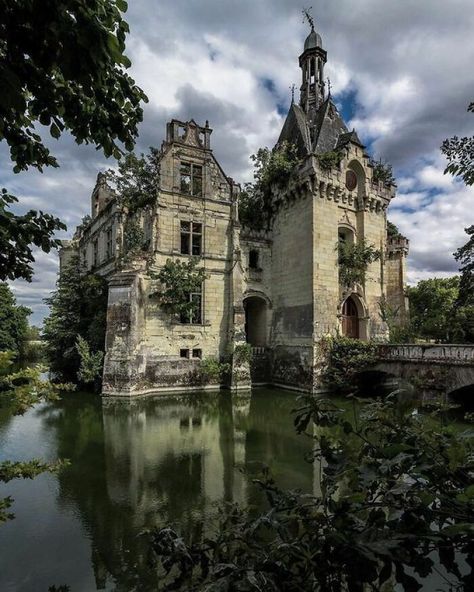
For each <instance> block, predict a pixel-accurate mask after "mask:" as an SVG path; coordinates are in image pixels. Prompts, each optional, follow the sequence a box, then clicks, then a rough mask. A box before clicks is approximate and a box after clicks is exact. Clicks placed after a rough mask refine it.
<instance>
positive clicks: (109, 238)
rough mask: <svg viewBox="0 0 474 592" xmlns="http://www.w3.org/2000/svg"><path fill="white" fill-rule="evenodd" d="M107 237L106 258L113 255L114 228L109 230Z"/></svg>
mask: <svg viewBox="0 0 474 592" xmlns="http://www.w3.org/2000/svg"><path fill="white" fill-rule="evenodd" d="M106 237H107V238H106V258H107V259H110V258H111V257H112V255H113V244H112V228H109V229H108V230H107V234H106Z"/></svg>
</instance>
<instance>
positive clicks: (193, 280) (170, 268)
mask: <svg viewBox="0 0 474 592" xmlns="http://www.w3.org/2000/svg"><path fill="white" fill-rule="evenodd" d="M198 263H199V259H197V258H194V259H190V260H189V261H187V262H186V263H183V262H181V261H173V260H171V259H168V260H167V261H166V263H165V265H163V267H162V268H161V269H160V271H159V272H158V273H155V272H153V271H150V277H151V278H152V279H156V280H158V281H159V282H160V283H161V285H162V290H161V291H160V292H159V293H157V295H158V296H159V298H160V304H161V307H162V308H163V309H164V310H165V311H166V312H168V313H170V314H176V315H182V314H186V315H191V314H193V313H195V312H197V309H198V306H199V302H197V301H196V300H192V299H191V298H190V295H191V294H192V293H199V292H201V287H202V284H203V282H204V280H205V279H206V272H205V270H204V269H202V268H200V269H198V268H197V265H198Z"/></svg>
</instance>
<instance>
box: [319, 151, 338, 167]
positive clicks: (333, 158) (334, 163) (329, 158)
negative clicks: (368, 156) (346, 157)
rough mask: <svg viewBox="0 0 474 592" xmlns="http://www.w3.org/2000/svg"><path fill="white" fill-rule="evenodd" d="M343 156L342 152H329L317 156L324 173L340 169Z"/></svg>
mask: <svg viewBox="0 0 474 592" xmlns="http://www.w3.org/2000/svg"><path fill="white" fill-rule="evenodd" d="M342 156H343V154H342V152H341V151H340V150H329V151H328V152H323V153H322V154H318V155H316V158H317V160H318V162H319V166H320V167H321V168H322V169H323V170H324V171H330V170H332V169H337V168H339V165H340V164H341V160H342Z"/></svg>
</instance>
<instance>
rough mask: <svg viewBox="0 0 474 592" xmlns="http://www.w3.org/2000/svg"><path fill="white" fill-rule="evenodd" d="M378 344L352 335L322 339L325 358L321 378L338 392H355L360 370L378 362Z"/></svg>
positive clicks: (321, 344)
mask: <svg viewBox="0 0 474 592" xmlns="http://www.w3.org/2000/svg"><path fill="white" fill-rule="evenodd" d="M377 347H378V346H377V344H375V343H373V342H370V341H361V340H360V339H351V338H350V337H343V336H338V337H326V338H324V339H322V340H321V342H320V348H321V350H322V351H321V354H322V355H323V358H324V360H325V363H324V367H323V371H322V374H321V379H322V381H323V383H324V385H325V386H327V387H328V388H329V389H331V390H332V391H334V392H336V393H348V392H353V391H354V389H355V378H356V375H357V374H358V373H359V372H363V371H364V370H366V369H368V368H370V367H371V366H373V365H374V364H375V363H376V362H377Z"/></svg>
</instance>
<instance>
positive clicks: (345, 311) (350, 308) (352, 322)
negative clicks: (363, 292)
mask: <svg viewBox="0 0 474 592" xmlns="http://www.w3.org/2000/svg"><path fill="white" fill-rule="evenodd" d="M342 334H343V335H345V336H346V337H352V338H353V339H359V316H358V314H357V306H356V303H355V302H354V300H353V299H352V298H351V297H350V296H349V298H348V299H347V300H346V301H345V302H344V304H343V305H342Z"/></svg>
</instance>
